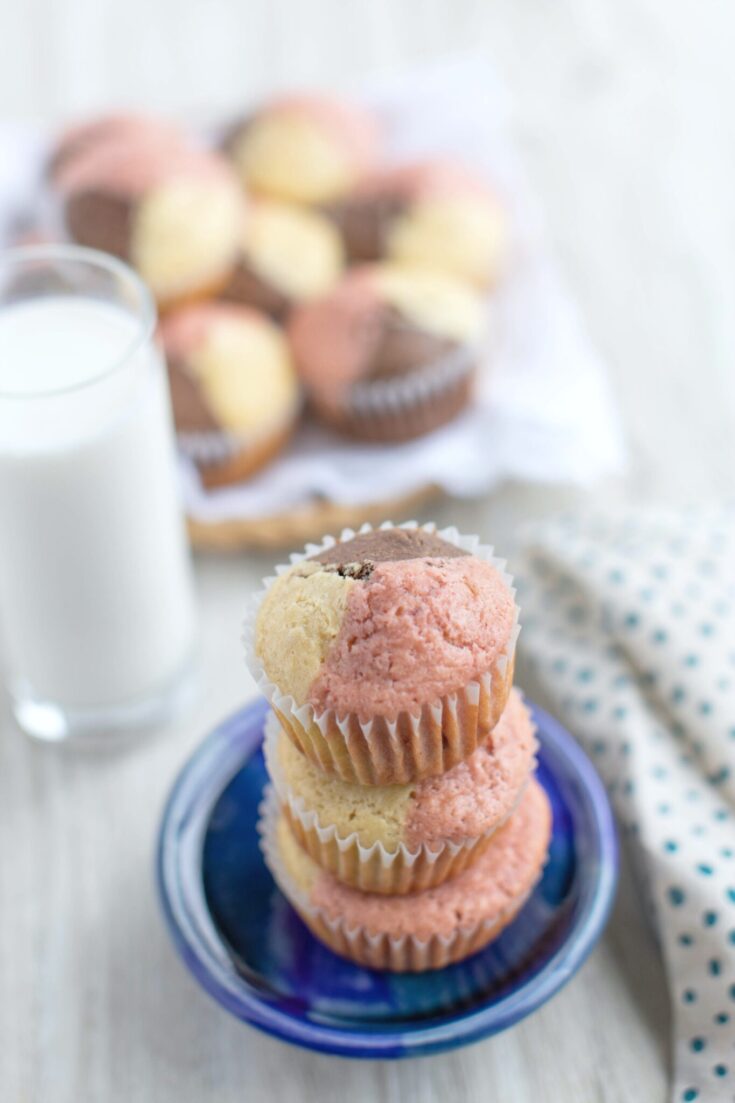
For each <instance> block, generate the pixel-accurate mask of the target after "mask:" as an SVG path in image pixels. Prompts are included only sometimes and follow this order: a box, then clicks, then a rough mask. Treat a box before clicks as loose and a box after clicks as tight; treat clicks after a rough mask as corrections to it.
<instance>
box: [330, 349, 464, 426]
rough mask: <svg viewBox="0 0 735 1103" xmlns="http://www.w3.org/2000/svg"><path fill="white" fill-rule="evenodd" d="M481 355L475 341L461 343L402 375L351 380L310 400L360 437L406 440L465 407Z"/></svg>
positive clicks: (448, 419) (450, 418)
mask: <svg viewBox="0 0 735 1103" xmlns="http://www.w3.org/2000/svg"><path fill="white" fill-rule="evenodd" d="M483 359H484V351H483V349H482V348H481V346H480V345H479V344H470V343H467V344H462V345H459V346H458V347H457V348H455V349H452V350H451V352H448V353H446V354H444V355H443V356H442V357H440V358H439V359H437V360H435V361H433V362H431V363H427V364H426V365H425V366H423V367H421V368H418V369H416V370H414V371H411V372H407V373H406V374H405V375H394V376H392V377H390V378H386V379H376V380H373V381H371V382H369V383H368V382H365V383H355V384H353V385H352V386H351V387H350V388H349V389H348V390H346V391H344V392H342V393H340V392H335V393H334V394H327V393H324V392H321V391H320V392H319V393H312V395H311V403H312V405H313V406H314V408H315V410H316V411H317V413H319V414H320V415H321V417H322V418H324V419H325V420H326V421H329V422H330V423H331V424H333V425H335V426H336V427H337V428H338V429H340V430H341V431H343V432H345V433H348V434H349V435H352V436H355V437H358V438H359V439H361V440H373V441H401V440H410V439H413V438H414V437H419V436H423V435H424V434H425V433H429V432H431V431H432V430H433V429H436V428H438V427H439V426H440V425H444V424H446V422H448V421H451V420H452V419H453V418H455V417H456V416H457V414H459V413H460V411H461V410H463V409H464V407H465V406H466V405H467V403H468V402H469V400H470V397H471V393H472V384H473V381H474V377H475V374H476V372H477V369H478V366H479V364H480V363H481V361H482V360H483Z"/></svg>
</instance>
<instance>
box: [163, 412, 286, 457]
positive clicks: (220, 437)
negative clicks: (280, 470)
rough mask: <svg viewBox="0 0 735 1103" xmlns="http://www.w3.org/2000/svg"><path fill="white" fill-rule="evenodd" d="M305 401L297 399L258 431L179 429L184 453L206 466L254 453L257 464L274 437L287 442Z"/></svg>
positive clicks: (179, 437)
mask: <svg viewBox="0 0 735 1103" xmlns="http://www.w3.org/2000/svg"><path fill="white" fill-rule="evenodd" d="M302 405H303V403H302V402H301V400H299V401H298V402H296V403H294V405H293V407H292V409H290V410H289V411H288V412H287V413H286V415H285V416H284V417H282V418H279V419H278V420H276V421H273V422H272V423H271V424H270V425H268V426H266V427H264V428H263V429H262V430H259V431H258V432H253V433H228V432H225V431H224V430H215V429H212V430H208V431H206V432H201V433H191V432H187V433H184V432H180V431H178V430H177V433H176V440H177V443H178V446H179V448H180V449H181V451H182V452H183V453H184V455H185V456H187V457H188V459H190V460H191V461H192V462H193V463H195V464H196V465H197V467H201V468H203V469H207V468H216V467H221V466H224V465H226V464H229V463H231V462H232V461H234V460H236V459H240V458H247V457H251V458H252V460H253V462H254V463H255V466H258V457H260V456H261V455H263V454H264V453H267V452H268V450H269V449H270V447H271V446H272V444H273V442H274V441H281V440H283V441H284V442H285V440H286V439H287V438H288V436H289V435H290V433H291V430H292V429H293V427H294V425H295V424H296V421H297V419H298V417H299V414H300V412H301V407H302Z"/></svg>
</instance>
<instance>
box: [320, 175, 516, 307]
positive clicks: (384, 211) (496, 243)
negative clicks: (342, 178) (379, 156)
mask: <svg viewBox="0 0 735 1103" xmlns="http://www.w3.org/2000/svg"><path fill="white" fill-rule="evenodd" d="M327 210H328V213H329V214H330V216H331V217H332V218H333V219H334V221H335V224H336V225H337V226H339V228H340V231H341V233H342V234H343V237H344V240H345V245H346V248H347V253H348V255H349V256H350V258H351V259H352V260H353V261H359V260H377V259H380V258H384V259H387V260H391V261H396V262H399V263H403V264H418V265H424V266H427V267H431V268H436V269H439V270H440V271H444V272H447V273H449V274H451V275H453V276H455V277H456V278H458V279H462V280H466V281H469V282H470V283H472V284H474V285H476V286H478V287H485V286H487V285H489V284H492V283H494V282H495V281H496V280H497V278H498V276H499V274H500V272H501V270H502V268H503V265H504V264H505V260H506V254H507V238H508V219H507V215H506V212H505V210H504V208H503V206H502V204H501V203H500V202H499V200H498V198H497V196H496V195H495V194H494V192H493V191H492V190H491V188H490V187H488V185H487V184H486V183H485V182H484V181H483V180H482V179H480V178H479V177H477V176H476V175H474V174H473V173H471V172H470V171H469V170H467V169H466V168H464V167H463V166H461V165H459V164H456V163H454V162H452V161H443V160H434V161H422V162H418V163H413V164H408V165H400V166H397V167H395V166H394V167H390V168H387V169H381V170H379V171H377V172H375V173H373V174H371V175H370V176H369V177H367V178H365V179H364V180H363V181H361V182H360V184H358V186H357V187H356V189H355V190H354V191H353V192H352V193H350V195H348V196H346V197H344V198H343V199H340V200H337V201H333V202H332V204H330V205H329V206H328V208H327Z"/></svg>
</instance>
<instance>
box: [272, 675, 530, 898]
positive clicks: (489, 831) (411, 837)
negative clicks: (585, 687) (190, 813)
mask: <svg viewBox="0 0 735 1103" xmlns="http://www.w3.org/2000/svg"><path fill="white" fill-rule="evenodd" d="M535 751H536V740H535V736H534V727H533V723H532V721H531V718H530V714H529V712H528V710H527V709H526V707H525V706H524V704H523V700H522V698H521V696H520V694H519V693H518V691H517V690H511V694H510V697H509V698H508V704H507V705H506V706H505V710H504V712H503V714H502V716H501V717H500V720H499V721H498V723H497V724H496V726H495V728H494V729H493V733H492V738H491V740H490V741H488V742H486V743H484V744H483V745H482V746H481V747H478V749H477V750H476V751H475V752H474V753H473V754H471V755H470V757H469V758H467V759H465V761H464V762H460V763H459V764H458V765H456V766H454V767H452V769H451V770H449V771H447V773H445V774H442V775H440V776H439V777H432V778H425V779H424V780H423V781H419V782H417V783H414V784H412V785H385V786H364V785H354V784H351V783H349V782H345V781H340V780H339V779H338V778H334V777H329V776H327V775H325V774H324V773H322V771H321V770H320V769H319V767H317V766H315V765H314V764H313V762H311V761H310V760H309V759H308V758H307V757H306V755H304V754H302V753H301V751H299V750H297V749H296V747H295V746H294V744H293V743H292V741H291V740H290V739H289V738H288V736H287V735H286V734H285V733H284V732H283V730H282V729H281V728H280V726H279V724H278V721H277V720H276V718H275V716H273V715H272V714H271V715H269V717H268V722H267V724H266V739H265V757H266V764H267V766H268V773H269V774H270V778H271V781H272V782H273V785H274V788H275V790H276V793H277V794H278V797H279V799H280V801H281V806H282V811H283V814H284V815H285V817H286V819H287V820H288V823H289V826H290V828H291V830H292V832H293V834H294V836H295V838H296V839H297V841H298V842H299V844H300V845H301V846H302V847H303V849H304V850H306V851H307V852H308V853H309V854H310V855H311V857H312V858H313V859H314V861H315V862H316V863H317V865H319V866H321V868H322V869H326V870H327V871H328V872H329V873H331V874H332V875H333V876H334V877H336V878H337V880H339V881H343V882H345V884H349V885H351V886H352V887H353V888H357V889H361V890H362V891H363V892H382V893H388V894H394V895H399V894H403V893H407V892H419V891H421V890H423V889H427V888H432V887H434V886H436V885H440V884H441V883H442V882H443V881H446V880H449V878H450V877H455V876H456V875H457V874H458V873H460V872H461V871H462V870H463V869H465V868H466V867H467V866H468V865H470V864H471V863H472V862H475V861H477V860H478V859H479V857H480V855H481V854H482V853H483V852H484V851H485V850H486V849H487V847H488V845H489V844H490V843H491V840H492V838H493V836H494V834H495V832H496V831H497V830H499V829H500V828H501V827H502V826H503V824H504V823H505V822H506V820H507V819H508V817H509V816H510V815H511V814H512V812H513V811H514V809H515V807H516V806H517V804H518V802H519V800H520V798H521V794H522V793H523V791H524V789H525V787H526V785H527V783H528V781H529V777H530V774H531V771H532V769H533V766H534V761H535Z"/></svg>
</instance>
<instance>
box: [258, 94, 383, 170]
mask: <svg viewBox="0 0 735 1103" xmlns="http://www.w3.org/2000/svg"><path fill="white" fill-rule="evenodd" d="M258 114H259V115H271V114H272V115H279V114H282V115H292V116H301V117H302V118H306V119H310V120H312V121H313V122H314V124H315V125H316V126H318V127H320V128H321V129H322V130H324V131H325V132H327V133H329V134H330V135H331V136H332V138H333V140H334V141H335V143H337V144H338V145H340V146H341V147H342V148H343V149H345V150H346V151H347V152H348V154H349V156H350V158H351V159H352V160H353V162H354V164H355V166H356V167H357V168H359V169H369V168H371V167H372V166H373V165H374V164H375V162H376V161H377V159H378V154H379V151H380V145H381V141H380V130H379V127H378V125H377V123H376V121H375V119H374V118H373V116H372V115H371V114H370V113H369V112H367V111H364V110H363V109H362V108H360V107H358V106H357V105H356V104H350V103H346V102H345V101H344V100H338V99H335V98H334V97H332V96H327V95H318V94H315V93H307V92H299V93H293V94H290V95H285V96H279V97H278V98H277V99H274V100H272V101H271V102H270V103H269V104H267V106H265V107H263V108H262V109H261V110H260V111H259V112H258Z"/></svg>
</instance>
